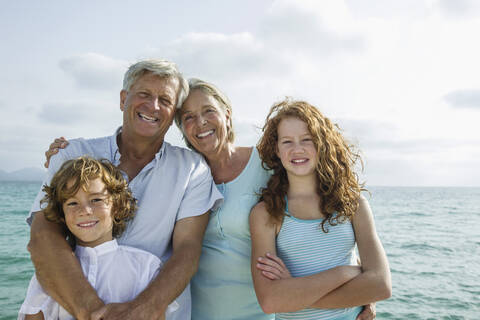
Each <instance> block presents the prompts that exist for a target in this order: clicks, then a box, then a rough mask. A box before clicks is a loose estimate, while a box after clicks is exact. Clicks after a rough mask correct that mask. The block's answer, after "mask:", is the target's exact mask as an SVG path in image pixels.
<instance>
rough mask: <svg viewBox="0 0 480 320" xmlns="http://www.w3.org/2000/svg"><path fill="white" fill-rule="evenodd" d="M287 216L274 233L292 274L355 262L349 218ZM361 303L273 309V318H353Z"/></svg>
mask: <svg viewBox="0 0 480 320" xmlns="http://www.w3.org/2000/svg"><path fill="white" fill-rule="evenodd" d="M286 212H287V214H288V216H285V217H284V219H283V224H282V227H281V229H280V232H279V233H278V236H277V242H276V245H277V254H278V256H279V257H280V258H281V259H282V260H283V262H284V263H285V265H286V266H287V268H288V270H289V271H290V274H291V275H292V277H302V276H308V275H312V274H315V273H319V272H322V271H325V270H328V269H331V268H333V267H336V266H339V265H356V264H357V263H356V254H355V234H354V232H353V227H352V224H351V223H350V221H346V222H345V223H339V224H337V225H336V226H332V225H330V224H329V223H328V221H327V222H325V229H327V230H328V233H325V232H323V230H322V227H321V223H322V220H323V219H315V220H302V219H298V218H295V217H294V216H293V215H292V214H290V213H288V201H287V208H286ZM360 311H361V307H355V308H342V309H313V308H307V309H303V310H300V311H297V312H288V313H277V314H276V316H275V319H302V320H306V319H335V320H347V319H355V318H356V316H357V315H358V313H359V312H360Z"/></svg>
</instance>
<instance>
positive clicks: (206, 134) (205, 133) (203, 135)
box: [197, 129, 213, 138]
mask: <svg viewBox="0 0 480 320" xmlns="http://www.w3.org/2000/svg"><path fill="white" fill-rule="evenodd" d="M212 133H213V129H212V130H209V131H207V132H204V133H199V134H197V138H204V137H206V136H208V135H210V134H212Z"/></svg>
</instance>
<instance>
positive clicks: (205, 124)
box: [180, 89, 230, 155]
mask: <svg viewBox="0 0 480 320" xmlns="http://www.w3.org/2000/svg"><path fill="white" fill-rule="evenodd" d="M180 112H181V122H182V129H183V133H184V134H185V137H186V138H187V139H188V141H189V142H190V144H191V145H192V146H193V147H194V148H195V149H196V150H197V151H198V152H200V153H202V154H203V155H208V154H209V153H214V152H216V151H217V150H219V149H222V148H224V147H226V145H227V143H228V142H227V120H228V118H229V116H230V115H229V114H227V113H226V112H225V111H224V109H223V108H222V107H221V106H220V103H219V102H218V101H217V100H216V99H215V98H214V97H212V96H211V95H208V94H205V93H204V92H202V91H201V90H199V89H195V90H193V91H190V94H189V95H188V98H187V99H186V100H185V102H184V103H183V106H182V109H181V110H180Z"/></svg>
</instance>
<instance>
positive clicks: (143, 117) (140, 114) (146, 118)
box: [137, 112, 158, 123]
mask: <svg viewBox="0 0 480 320" xmlns="http://www.w3.org/2000/svg"><path fill="white" fill-rule="evenodd" d="M137 115H138V117H139V118H141V119H142V120H145V121H147V122H151V123H155V122H157V121H158V118H154V117H149V116H147V115H146V114H143V113H140V112H137Z"/></svg>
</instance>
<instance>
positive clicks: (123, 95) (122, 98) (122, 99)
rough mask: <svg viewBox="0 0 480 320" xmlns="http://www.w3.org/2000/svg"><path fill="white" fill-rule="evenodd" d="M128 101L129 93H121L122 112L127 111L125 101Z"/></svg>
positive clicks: (124, 91)
mask: <svg viewBox="0 0 480 320" xmlns="http://www.w3.org/2000/svg"><path fill="white" fill-rule="evenodd" d="M126 99H127V91H126V90H123V89H122V91H120V110H122V111H125V100H126Z"/></svg>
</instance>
